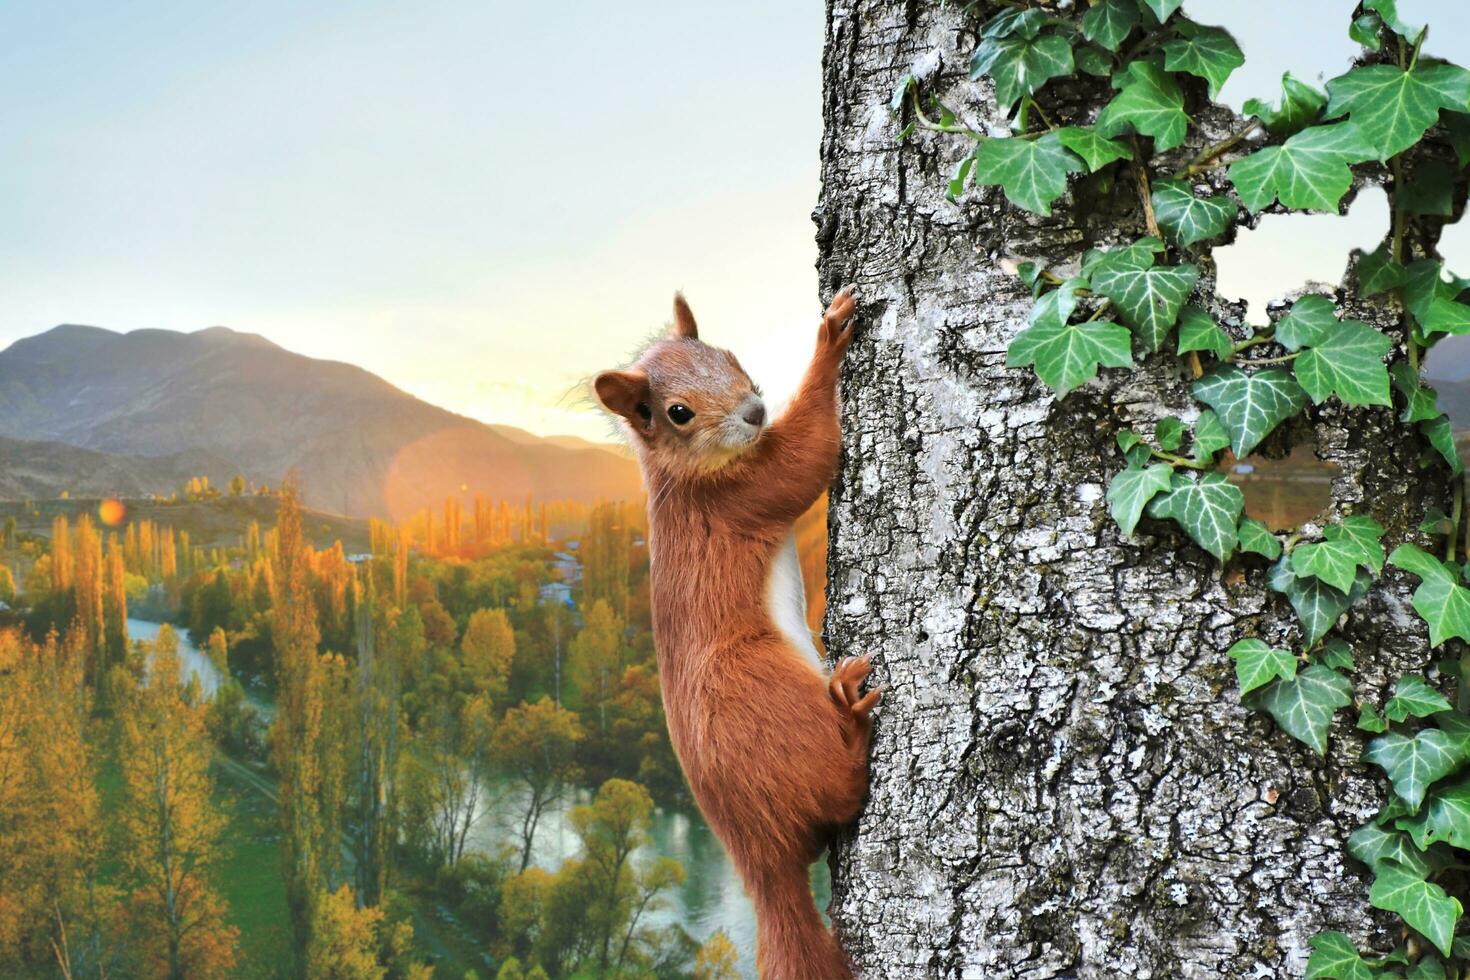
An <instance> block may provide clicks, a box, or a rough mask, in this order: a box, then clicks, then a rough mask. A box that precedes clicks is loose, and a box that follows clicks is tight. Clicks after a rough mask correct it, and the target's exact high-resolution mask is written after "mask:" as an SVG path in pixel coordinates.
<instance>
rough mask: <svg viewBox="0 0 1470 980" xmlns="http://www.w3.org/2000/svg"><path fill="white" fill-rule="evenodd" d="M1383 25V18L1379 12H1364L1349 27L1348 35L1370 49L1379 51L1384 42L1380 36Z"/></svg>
mask: <svg viewBox="0 0 1470 980" xmlns="http://www.w3.org/2000/svg"><path fill="white" fill-rule="evenodd" d="M1382 27H1383V20H1382V18H1380V17H1379V16H1378V15H1377V14H1364V15H1363V16H1361V17H1359V18H1358V19H1357V20H1354V21H1353V23H1352V26H1351V27H1349V28H1348V37H1350V38H1352V39H1353V40H1354V41H1356V42H1357V43H1359V44H1361V45H1362V46H1363V47H1365V48H1367V49H1368V50H1369V51H1377V50H1378V48H1379V47H1380V46H1381V44H1382V42H1381V41H1380V40H1379V37H1378V31H1379V30H1380V29H1381V28H1382Z"/></svg>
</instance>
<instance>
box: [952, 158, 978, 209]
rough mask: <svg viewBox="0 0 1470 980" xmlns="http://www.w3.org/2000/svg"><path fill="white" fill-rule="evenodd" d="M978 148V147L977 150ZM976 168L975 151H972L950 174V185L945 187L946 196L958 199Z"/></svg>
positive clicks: (953, 199)
mask: <svg viewBox="0 0 1470 980" xmlns="http://www.w3.org/2000/svg"><path fill="white" fill-rule="evenodd" d="M978 149H979V148H978V147H976V151H978ZM974 169H975V151H972V152H970V153H969V154H967V155H966V156H965V158H964V159H963V160H961V161H960V162H959V163H957V164H956V165H955V168H954V173H952V174H950V175H949V186H948V187H947V188H945V191H944V196H945V197H947V198H949V199H950V200H951V201H955V200H958V199H959V198H960V196H961V195H962V194H964V193H965V185H966V184H968V183H969V182H970V172H971V171H972V170H974Z"/></svg>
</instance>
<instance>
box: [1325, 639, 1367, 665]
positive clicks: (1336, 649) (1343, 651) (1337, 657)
mask: <svg viewBox="0 0 1470 980" xmlns="http://www.w3.org/2000/svg"><path fill="white" fill-rule="evenodd" d="M1318 657H1319V659H1320V660H1321V661H1322V663H1323V665H1324V666H1327V667H1332V668H1334V669H1336V670H1357V669H1358V665H1357V664H1355V663H1354V662H1353V648H1352V647H1350V646H1348V644H1347V640H1344V639H1341V638H1340V637H1336V636H1334V637H1333V638H1332V639H1330V640H1328V641H1327V642H1326V643H1324V644H1322V650H1321V651H1320V652H1319V653H1318Z"/></svg>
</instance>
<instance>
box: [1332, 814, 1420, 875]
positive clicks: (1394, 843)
mask: <svg viewBox="0 0 1470 980" xmlns="http://www.w3.org/2000/svg"><path fill="white" fill-rule="evenodd" d="M1423 849H1424V848H1421V850H1423ZM1348 853H1349V854H1351V855H1352V856H1353V857H1355V858H1357V859H1358V860H1359V861H1362V862H1363V863H1364V864H1366V865H1367V866H1368V867H1370V868H1372V869H1373V872H1374V873H1375V874H1377V873H1378V866H1379V865H1380V864H1381V863H1383V862H1384V861H1397V862H1398V863H1399V864H1402V865H1403V866H1404V867H1405V868H1408V869H1409V870H1410V871H1411V872H1414V873H1416V874H1417V873H1420V872H1422V873H1423V874H1426V875H1427V874H1429V870H1430V869H1429V863H1428V862H1427V861H1425V860H1424V855H1422V854H1420V853H1419V851H1417V850H1415V849H1414V847H1413V846H1412V845H1411V843H1410V841H1409V838H1408V837H1407V836H1405V835H1404V834H1403V833H1401V832H1399V831H1396V830H1389V829H1388V828H1387V827H1381V826H1379V825H1378V824H1376V823H1367V824H1364V825H1363V826H1361V827H1359V828H1358V829H1357V830H1355V831H1353V832H1352V833H1351V834H1349V835H1348Z"/></svg>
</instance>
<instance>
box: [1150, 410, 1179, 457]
mask: <svg viewBox="0 0 1470 980" xmlns="http://www.w3.org/2000/svg"><path fill="white" fill-rule="evenodd" d="M1184 431H1185V426H1184V423H1183V422H1181V421H1179V420H1178V419H1176V418H1175V417H1174V416H1172V415H1166V416H1164V417H1163V418H1161V419H1159V424H1158V425H1157V426H1155V427H1154V439H1155V440H1157V441H1158V444H1159V448H1160V449H1162V450H1164V451H1165V452H1170V453H1172V452H1174V451H1175V450H1176V449H1178V448H1179V447H1180V446H1181V445H1183V443H1184Z"/></svg>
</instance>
